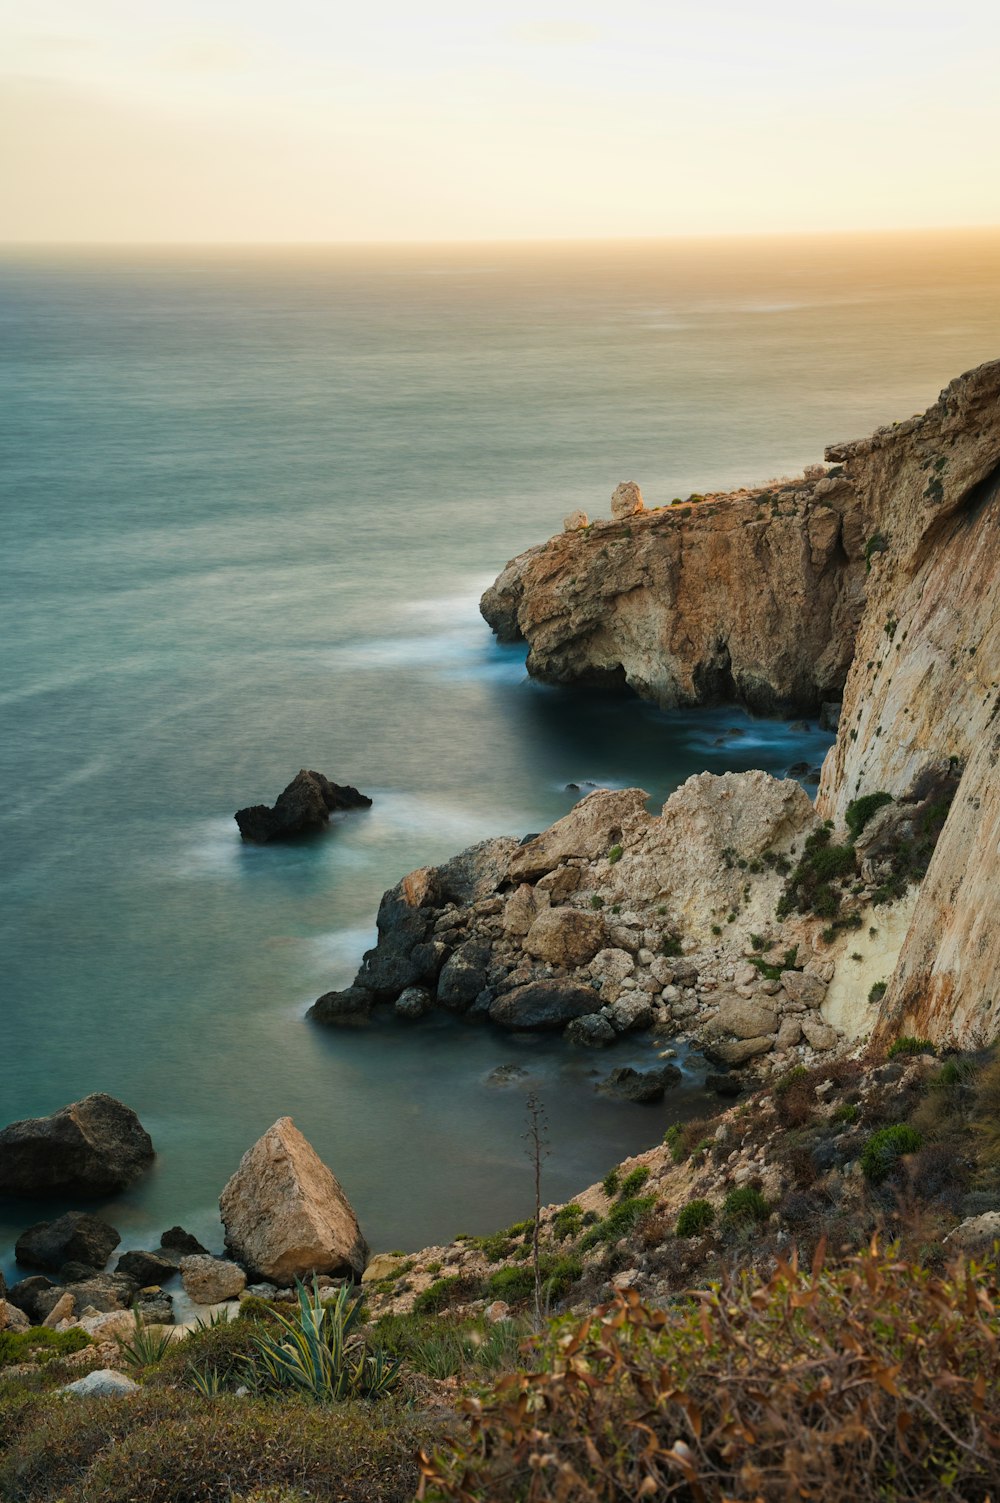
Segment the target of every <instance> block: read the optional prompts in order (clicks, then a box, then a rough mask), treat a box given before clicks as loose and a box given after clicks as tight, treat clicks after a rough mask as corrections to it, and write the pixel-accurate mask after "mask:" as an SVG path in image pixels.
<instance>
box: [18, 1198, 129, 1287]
mask: <svg viewBox="0 0 1000 1503" xmlns="http://www.w3.org/2000/svg"><path fill="white" fill-rule="evenodd" d="M121 1240H122V1239H121V1236H120V1234H119V1233H118V1232H117V1231H116V1230H115V1228H114V1227H113V1226H111V1225H110V1223H109V1222H107V1221H102V1220H101V1218H100V1217H99V1216H88V1215H87V1214H86V1212H84V1211H68V1212H67V1213H66V1215H65V1216H60V1217H59V1219H58V1220H57V1221H40V1222H38V1223H37V1224H36V1225H35V1226H29V1228H28V1230H27V1231H26V1232H22V1233H21V1235H20V1237H18V1239H17V1242H16V1243H15V1246H14V1255H15V1257H16V1258H17V1261H18V1262H19V1263H21V1264H24V1265H26V1266H27V1267H29V1268H46V1269H49V1270H51V1271H52V1272H53V1273H57V1272H58V1271H59V1269H60V1268H62V1267H63V1265H64V1264H65V1263H70V1262H79V1263H84V1264H87V1265H89V1266H90V1267H92V1268H95V1269H100V1268H103V1267H104V1265H105V1263H106V1262H107V1261H108V1259H109V1258H110V1256H111V1254H112V1253H113V1252H114V1250H115V1248H116V1247H117V1246H118V1244H119V1242H120V1241H121Z"/></svg>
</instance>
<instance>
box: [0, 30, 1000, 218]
mask: <svg viewBox="0 0 1000 1503" xmlns="http://www.w3.org/2000/svg"><path fill="white" fill-rule="evenodd" d="M998 64H1000V5H997V4H996V3H995V0H947V3H942V0H934V3H933V4H931V3H929V0H754V3H752V4H751V3H749V0H654V3H647V0H616V3H608V0H577V3H574V4H572V5H565V4H552V5H547V4H546V3H545V0H536V3H535V4H531V5H528V4H525V3H523V0H505V3H503V4H483V3H478V0H421V3H419V4H418V3H416V0H379V3H377V4H371V3H369V4H367V5H365V4H359V3H358V0H351V3H345V0H325V3H324V0H170V3H167V0H158V3H151V0H32V3H31V4H30V5H27V4H25V3H24V0H0V73H2V78H0V111H2V112H0V241H4V242H11V241H15V242H70V243H73V242H99V243H100V242H125V243H129V242H154V243H165V242H179V243H183V242H192V241H197V242H303V241H306V242H308V241H319V242H326V241H376V240H386V241H411V240H478V239H486V240H493V239H534V238H543V239H562V238H573V239H575V238H613V239H618V238H630V237H638V236H668V235H700V234H730V233H749V234H753V233H760V232H765V233H769V232H784V231H812V230H831V229H836V230H851V229H894V228H908V227H945V226H960V225H986V224H997V223H1000V161H998V155H1000V154H998V149H997V144H998V142H1000V89H998V88H997V84H996V79H997V72H998Z"/></svg>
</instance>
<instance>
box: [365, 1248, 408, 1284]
mask: <svg viewBox="0 0 1000 1503" xmlns="http://www.w3.org/2000/svg"><path fill="white" fill-rule="evenodd" d="M405 1261H406V1260H405V1259H404V1258H401V1257H399V1255H398V1254H397V1253H386V1252H383V1253H376V1254H375V1256H374V1258H372V1260H371V1262H370V1263H369V1264H368V1267H367V1268H366V1269H365V1271H364V1273H363V1274H362V1275H361V1282H362V1284H377V1283H378V1281H379V1280H380V1279H391V1278H392V1277H393V1276H394V1275H395V1273H396V1272H397V1270H398V1269H400V1268H402V1266H403V1264H404V1262H405Z"/></svg>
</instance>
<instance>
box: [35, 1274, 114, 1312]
mask: <svg viewBox="0 0 1000 1503" xmlns="http://www.w3.org/2000/svg"><path fill="white" fill-rule="evenodd" d="M138 1290H139V1286H138V1284H137V1283H136V1281H135V1279H130V1278H129V1277H128V1276H127V1274H124V1273H95V1274H94V1276H93V1277H92V1278H89V1279H81V1280H80V1281H79V1282H78V1283H74V1284H67V1285H66V1291H67V1292H68V1293H69V1294H72V1296H73V1298H74V1299H75V1300H76V1308H77V1309H78V1310H86V1309H87V1307H88V1305H89V1306H90V1308H91V1309H92V1310H96V1311H98V1312H99V1313H101V1314H104V1313H106V1312H108V1311H109V1310H130V1309H131V1308H132V1302H133V1300H134V1299H135V1297H136V1294H137V1293H138ZM53 1293H54V1294H55V1295H56V1297H57V1298H58V1297H59V1296H60V1295H61V1294H62V1290H54V1291H53ZM47 1301H49V1296H48V1295H40V1296H39V1300H38V1303H39V1305H40V1306H44V1305H45V1304H46V1302H47ZM54 1303H55V1300H51V1301H50V1302H49V1305H48V1308H49V1309H51V1308H52V1305H53V1304H54ZM45 1313H46V1314H48V1309H47V1310H46V1311H45Z"/></svg>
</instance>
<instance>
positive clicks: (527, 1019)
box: [490, 980, 598, 1029]
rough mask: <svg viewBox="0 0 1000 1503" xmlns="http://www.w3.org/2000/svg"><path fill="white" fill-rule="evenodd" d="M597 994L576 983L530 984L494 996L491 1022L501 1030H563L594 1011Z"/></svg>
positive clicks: (544, 982)
mask: <svg viewBox="0 0 1000 1503" xmlns="http://www.w3.org/2000/svg"><path fill="white" fill-rule="evenodd" d="M597 1001H598V998H597V993H596V992H595V991H594V990H593V988H592V987H589V986H580V985H578V984H577V983H576V982H575V981H555V980H553V981H529V982H527V983H526V984H525V985H524V986H516V987H514V989H513V991H509V992H506V993H505V994H504V995H503V996H502V997H497V999H496V1001H495V1002H494V1003H493V1004H492V1006H491V1007H490V1019H491V1021H492V1022H494V1023H498V1024H499V1026H500V1027H501V1028H517V1029H520V1028H527V1029H538V1028H562V1027H564V1026H565V1024H567V1023H569V1022H571V1020H572V1019H573V1018H580V1017H584V1016H585V1015H586V1014H587V1013H591V1012H593V1011H594V1007H595V1005H596V1003H597Z"/></svg>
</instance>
